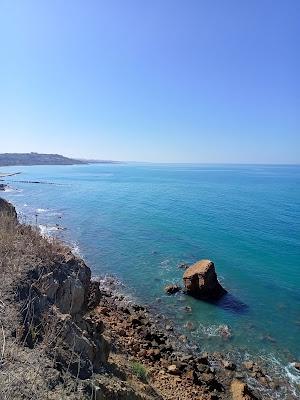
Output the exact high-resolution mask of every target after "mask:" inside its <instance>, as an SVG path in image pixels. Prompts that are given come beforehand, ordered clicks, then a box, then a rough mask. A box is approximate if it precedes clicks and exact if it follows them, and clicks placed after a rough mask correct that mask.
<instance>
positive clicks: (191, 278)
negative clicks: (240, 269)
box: [183, 260, 226, 299]
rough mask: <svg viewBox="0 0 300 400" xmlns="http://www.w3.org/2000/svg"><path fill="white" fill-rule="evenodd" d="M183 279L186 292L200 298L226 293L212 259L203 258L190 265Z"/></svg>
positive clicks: (215, 296)
mask: <svg viewBox="0 0 300 400" xmlns="http://www.w3.org/2000/svg"><path fill="white" fill-rule="evenodd" d="M183 281H184V286H185V289H186V292H187V293H188V294H190V295H192V296H194V297H197V298H200V299H216V298H218V297H221V296H222V295H223V294H225V293H226V290H225V289H224V288H223V287H222V286H221V285H220V283H219V281H218V278H217V274H216V272H215V266H214V263H213V262H212V261H210V260H201V261H198V262H197V263H196V264H194V265H192V266H191V267H189V268H188V269H187V270H186V271H185V273H184V274H183Z"/></svg>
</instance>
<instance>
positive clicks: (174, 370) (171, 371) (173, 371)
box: [168, 364, 180, 375]
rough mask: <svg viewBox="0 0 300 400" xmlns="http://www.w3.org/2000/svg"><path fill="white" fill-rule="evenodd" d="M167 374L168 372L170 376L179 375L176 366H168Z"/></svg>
mask: <svg viewBox="0 0 300 400" xmlns="http://www.w3.org/2000/svg"><path fill="white" fill-rule="evenodd" d="M168 372H169V374H172V375H180V370H179V368H178V367H177V365H175V364H172V365H169V366H168Z"/></svg>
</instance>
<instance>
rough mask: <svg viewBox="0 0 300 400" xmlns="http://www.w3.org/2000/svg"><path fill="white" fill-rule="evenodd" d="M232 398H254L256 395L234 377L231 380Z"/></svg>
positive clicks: (236, 399)
mask: <svg viewBox="0 0 300 400" xmlns="http://www.w3.org/2000/svg"><path fill="white" fill-rule="evenodd" d="M230 389H231V393H232V400H255V399H256V397H255V396H254V395H253V394H252V393H251V391H250V389H249V388H248V386H247V385H246V383H244V382H242V381H240V380H238V379H234V380H233V381H232V382H231V386H230Z"/></svg>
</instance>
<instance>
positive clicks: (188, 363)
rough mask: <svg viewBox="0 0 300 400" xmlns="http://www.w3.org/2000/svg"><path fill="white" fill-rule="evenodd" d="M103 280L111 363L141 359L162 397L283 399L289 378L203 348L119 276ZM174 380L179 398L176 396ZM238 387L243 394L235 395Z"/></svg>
mask: <svg viewBox="0 0 300 400" xmlns="http://www.w3.org/2000/svg"><path fill="white" fill-rule="evenodd" d="M44 240H47V239H45V238H44ZM81 262H82V263H84V261H83V260H81ZM99 284H100V293H101V296H100V299H99V301H98V304H97V305H96V306H95V308H94V309H93V315H94V316H96V317H97V318H101V321H102V322H103V323H104V324H105V327H106V328H105V334H106V336H107V337H108V338H109V341H110V342H111V344H112V351H111V352H110V360H111V362H114V361H115V362H117V363H119V364H121V365H123V368H124V369H128V368H129V369H130V365H131V363H133V362H138V363H141V364H142V365H143V367H144V368H146V370H147V374H148V379H149V381H148V384H151V387H155V388H156V389H157V390H158V391H159V392H160V393H163V394H164V397H162V398H164V399H172V398H178V399H199V398H203V399H206V398H207V399H210V398H211V399H227V398H228V399H230V398H233V399H239V398H240V399H255V398H257V399H274V398H282V397H278V396H281V394H280V393H281V392H280V391H279V392H278V390H282V388H283V386H284V384H285V383H284V382H278V381H276V380H273V379H272V378H271V377H269V376H268V374H267V373H266V372H265V371H263V369H262V368H261V367H260V366H259V365H258V364H256V363H253V362H249V363H248V364H246V365H238V364H235V362H234V360H230V359H229V358H228V357H227V356H226V355H225V354H222V353H211V354H207V353H204V354H203V353H201V351H199V349H197V348H196V347H195V345H194V344H193V343H192V342H191V341H190V339H189V338H187V337H185V336H184V335H182V333H181V332H178V331H177V330H176V328H175V327H174V326H173V324H172V322H171V321H170V320H168V319H166V318H165V316H163V315H159V316H158V315H155V314H154V313H153V311H151V310H150V309H149V308H147V307H144V306H142V305H140V304H137V303H135V302H134V301H133V300H132V299H128V298H127V297H126V296H124V294H122V289H121V288H120V285H119V283H118V281H117V280H115V279H112V278H108V279H102V280H100V282H99ZM174 385H175V386H176V387H177V388H178V391H177V394H176V396H177V397H172V396H173V395H174V393H173V391H174ZM248 385H249V386H248ZM234 390H236V391H238V392H239V393H240V396H244V397H234ZM241 393H244V395H243V394H241ZM276 393H277V394H276ZM199 396H202V397H199ZM203 396H204V397H203ZM236 396H238V395H236ZM247 396H248V397H247ZM249 396H250V397H249ZM120 398H121V397H120ZM295 398H296V397H295Z"/></svg>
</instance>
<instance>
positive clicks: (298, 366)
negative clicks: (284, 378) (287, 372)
mask: <svg viewBox="0 0 300 400" xmlns="http://www.w3.org/2000/svg"><path fill="white" fill-rule="evenodd" d="M294 367H295V368H296V369H297V370H298V371H299V372H300V362H295V363H294Z"/></svg>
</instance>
